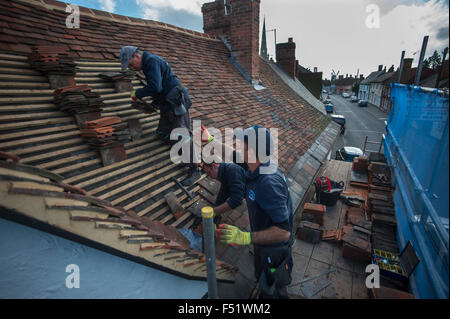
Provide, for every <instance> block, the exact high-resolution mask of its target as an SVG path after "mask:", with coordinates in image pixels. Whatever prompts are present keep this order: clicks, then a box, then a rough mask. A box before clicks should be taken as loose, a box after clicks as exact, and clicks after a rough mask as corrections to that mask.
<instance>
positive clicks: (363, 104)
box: [358, 100, 368, 106]
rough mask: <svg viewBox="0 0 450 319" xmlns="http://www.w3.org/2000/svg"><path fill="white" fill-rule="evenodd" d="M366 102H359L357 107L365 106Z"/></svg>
mask: <svg viewBox="0 0 450 319" xmlns="http://www.w3.org/2000/svg"><path fill="white" fill-rule="evenodd" d="M367 104H368V103H367V100H360V101H359V103H358V106H367Z"/></svg>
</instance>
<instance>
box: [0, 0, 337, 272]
mask: <svg viewBox="0 0 450 319" xmlns="http://www.w3.org/2000/svg"><path fill="white" fill-rule="evenodd" d="M65 7H66V4H64V3H62V2H58V1H54V0H41V1H33V0H20V1H19V0H13V1H8V2H6V1H2V2H1V3H0V9H1V10H0V83H1V89H0V150H2V151H7V152H9V153H12V154H16V155H18V156H19V157H20V158H21V163H24V164H28V165H32V166H35V167H38V168H41V169H46V170H49V171H51V172H53V173H56V174H59V175H61V176H62V177H63V180H62V182H64V183H66V184H71V185H74V186H77V187H79V188H83V189H85V190H86V191H87V192H88V193H89V194H92V195H93V196H97V197H98V198H99V199H101V200H107V201H109V202H110V203H111V204H112V205H113V206H115V207H122V209H123V210H124V211H127V212H128V211H130V210H132V211H133V212H134V213H136V214H137V215H138V216H145V217H146V218H148V219H150V220H152V221H158V222H160V224H158V225H165V226H167V227H168V228H169V229H171V231H175V232H176V230H175V227H176V228H190V227H192V226H193V224H194V218H193V215H192V213H190V212H187V213H186V214H185V215H184V216H183V217H182V218H180V219H178V220H176V219H175V218H174V217H173V216H172V214H171V212H170V210H169V208H168V206H167V204H166V203H165V200H164V197H163V195H164V194H165V193H167V192H170V191H172V192H174V194H175V195H176V196H177V198H178V200H179V201H180V203H181V204H182V205H183V207H184V208H185V209H186V210H188V209H189V208H190V207H191V206H192V205H193V204H194V203H196V202H197V201H199V200H200V199H205V198H206V199H207V198H208V196H211V195H214V192H212V191H211V190H210V189H209V188H208V184H207V182H206V181H207V179H206V178H204V180H203V182H201V183H197V184H195V185H194V186H192V187H191V188H190V189H189V191H190V192H191V193H193V194H194V199H192V200H191V199H190V198H188V197H187V196H186V194H184V193H183V192H182V191H181V190H180V189H178V188H177V186H176V185H175V184H174V183H173V182H172V181H171V180H170V178H171V177H175V178H177V179H178V180H182V179H183V178H184V177H185V176H186V170H185V169H180V168H178V167H176V166H175V165H174V164H172V163H171V162H170V159H169V148H168V147H167V146H165V145H163V144H161V143H160V142H159V141H158V140H156V138H155V136H154V135H153V131H154V130H155V128H156V125H157V123H158V118H159V115H158V114H157V113H156V114H152V115H147V114H143V113H141V112H139V111H137V110H135V109H132V108H131V107H130V100H129V93H127V92H125V93H115V90H114V88H113V85H112V84H111V83H108V82H105V80H103V79H101V78H100V77H99V76H98V74H99V73H101V72H104V71H118V70H119V69H120V64H119V61H118V54H119V51H120V48H121V47H122V46H123V45H135V46H140V47H143V48H144V49H145V50H148V51H150V52H152V53H154V54H157V55H160V56H162V57H164V59H166V60H167V61H168V62H169V63H170V65H171V67H172V68H173V70H174V72H175V74H177V76H178V77H179V78H180V80H181V81H182V83H183V84H184V85H185V86H186V88H187V89H188V91H189V93H190V96H191V98H192V102H193V107H192V108H191V111H190V115H191V119H201V120H202V122H203V123H204V124H205V125H206V126H214V127H217V128H220V129H221V130H222V132H223V130H224V128H225V127H231V128H235V127H244V128H245V127H249V126H251V125H255V124H261V125H264V126H266V127H277V128H279V154H278V155H279V165H280V167H281V169H282V170H283V171H284V172H287V171H289V170H290V169H291V168H292V167H293V166H294V165H295V163H296V162H297V160H298V159H299V158H300V157H302V155H304V154H305V152H306V151H307V150H308V148H309V147H310V146H311V145H312V144H313V143H314V141H315V140H316V138H317V137H318V136H319V135H320V134H321V133H322V131H323V130H324V128H325V127H326V126H327V124H328V123H329V119H328V118H327V117H326V116H325V115H323V114H322V113H321V112H320V111H318V110H316V109H315V108H314V107H312V106H311V105H310V104H309V103H308V102H307V101H306V100H305V99H303V98H301V97H299V95H298V94H296V93H295V92H293V91H292V89H291V88H290V87H289V86H288V85H286V84H285V83H284V82H283V81H280V78H279V77H278V76H277V74H276V72H274V71H273V69H272V68H271V67H270V65H269V62H266V61H264V60H262V59H260V69H261V71H260V78H261V81H262V84H263V85H264V86H265V87H266V89H265V90H261V91H256V90H255V89H254V88H253V87H252V86H251V85H250V84H249V83H248V82H247V81H246V80H245V79H244V78H243V77H242V76H241V74H240V73H239V71H238V70H237V69H236V68H235V67H234V66H233V65H231V64H230V63H229V62H228V58H229V51H228V50H227V48H226V46H225V45H224V44H223V42H222V41H221V40H220V39H217V38H213V37H210V36H208V35H206V34H202V33H199V32H194V31H191V30H186V29H181V28H178V27H175V26H171V25H167V24H165V23H160V22H155V21H148V20H141V19H135V18H130V17H124V16H119V15H115V14H110V13H106V12H102V11H98V10H93V9H87V8H83V7H80V10H81V19H80V21H81V28H80V29H68V28H66V26H65V20H66V17H67V15H68V14H67V13H65V11H64V10H65ZM136 35H139V36H136ZM34 45H55V46H58V47H65V48H68V49H69V54H70V56H72V57H74V58H75V60H76V62H77V66H78V71H77V74H76V76H75V81H76V83H77V84H88V85H89V86H90V87H92V88H93V91H94V92H98V93H99V94H100V95H101V97H102V98H103V99H104V101H105V104H106V107H105V108H104V110H103V113H102V116H119V117H121V119H123V120H125V119H131V118H135V119H139V121H140V123H141V125H142V127H143V135H142V138H141V139H138V140H136V141H133V142H130V143H127V144H126V145H125V148H126V151H127V156H128V159H127V160H125V161H123V162H119V163H116V164H113V165H111V166H106V167H103V166H102V165H101V160H100V158H99V155H98V154H97V153H95V152H93V151H92V150H91V149H89V148H88V147H87V145H85V143H83V140H82V139H81V138H80V136H79V130H78V128H77V126H76V125H75V122H74V119H73V118H72V117H71V116H69V115H68V114H66V113H63V112H60V111H59V110H58V109H56V107H55V105H54V104H53V90H51V89H50V87H49V83H48V79H47V78H46V77H45V76H42V75H41V74H39V73H38V72H37V71H35V70H33V69H31V68H30V66H29V64H28V63H27V62H26V55H27V54H29V53H30V52H31V50H30V48H31V47H32V46H34ZM133 86H134V87H135V88H136V87H140V86H141V83H140V82H139V81H137V80H136V79H135V80H134V81H133ZM203 177H205V176H203ZM233 214H234V215H233ZM245 214H246V212H245V213H244V214H243V213H242V212H240V215H239V216H238V215H237V214H236V213H235V212H234V211H233V212H231V213H230V214H229V216H230V219H231V216H234V218H236V217H238V219H239V220H240V221H241V223H242V228H245V227H247V228H248V217H246V216H245ZM245 217H246V218H245ZM245 224H247V226H246V225H245ZM111 245H112V244H111ZM150 259H151V262H152V263H154V264H159V265H160V266H161V267H167V269H169V270H174V271H176V269H177V268H176V267H175V266H173V265H165V264H164V263H162V262H161V261H160V260H159V259H158V258H156V257H151V258H150ZM174 267H175V268H174ZM203 275H205V273H203ZM193 276H194V277H196V275H193ZM223 276H224V278H229V274H227V273H226V271H225V272H224V275H223Z"/></svg>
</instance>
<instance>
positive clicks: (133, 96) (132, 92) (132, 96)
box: [131, 90, 137, 101]
mask: <svg viewBox="0 0 450 319" xmlns="http://www.w3.org/2000/svg"><path fill="white" fill-rule="evenodd" d="M131 99H132V100H133V101H136V99H137V97H136V90H133V91H131Z"/></svg>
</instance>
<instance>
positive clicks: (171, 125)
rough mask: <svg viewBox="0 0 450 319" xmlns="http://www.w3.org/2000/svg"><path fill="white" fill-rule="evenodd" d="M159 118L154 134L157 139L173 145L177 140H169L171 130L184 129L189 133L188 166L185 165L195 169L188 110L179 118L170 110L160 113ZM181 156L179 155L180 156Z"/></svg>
mask: <svg viewBox="0 0 450 319" xmlns="http://www.w3.org/2000/svg"><path fill="white" fill-rule="evenodd" d="M160 115H161V117H160V119H159V123H158V128H157V130H156V134H157V135H158V137H159V138H160V139H161V140H162V141H164V142H166V143H168V144H170V145H172V146H173V145H175V144H176V143H177V142H178V140H171V139H170V133H171V132H172V130H173V129H175V128H186V129H187V130H188V131H189V136H190V137H191V139H190V140H189V144H190V145H189V147H190V152H191V155H190V162H191V163H190V164H187V165H186V166H188V167H197V166H198V164H197V163H194V161H193V159H194V144H193V140H192V136H193V135H192V131H191V127H190V126H191V122H190V117H189V110H187V112H186V113H185V114H183V115H180V116H176V115H175V114H174V112H173V110H171V109H170V108H169V109H168V110H166V111H162V112H161V113H160ZM180 155H181V154H180Z"/></svg>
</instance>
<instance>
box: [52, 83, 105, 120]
mask: <svg viewBox="0 0 450 319" xmlns="http://www.w3.org/2000/svg"><path fill="white" fill-rule="evenodd" d="M54 94H55V97H54V99H53V101H54V103H55V105H56V106H57V107H58V108H59V109H60V110H61V111H64V112H67V113H70V114H81V113H90V112H101V111H102V109H101V107H102V106H103V105H104V103H103V99H102V98H100V95H99V94H98V93H95V92H91V88H90V87H89V86H88V85H74V86H65V87H61V88H59V89H56V90H55V91H54Z"/></svg>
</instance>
